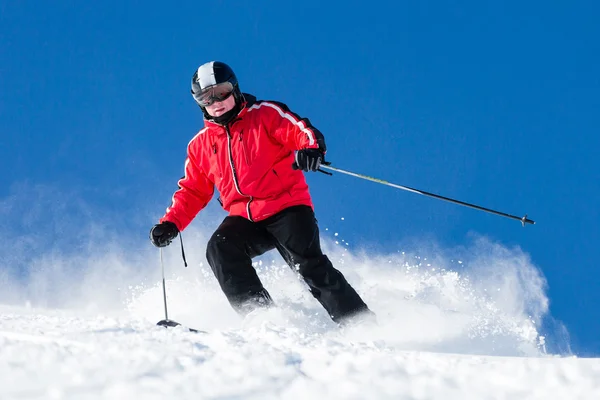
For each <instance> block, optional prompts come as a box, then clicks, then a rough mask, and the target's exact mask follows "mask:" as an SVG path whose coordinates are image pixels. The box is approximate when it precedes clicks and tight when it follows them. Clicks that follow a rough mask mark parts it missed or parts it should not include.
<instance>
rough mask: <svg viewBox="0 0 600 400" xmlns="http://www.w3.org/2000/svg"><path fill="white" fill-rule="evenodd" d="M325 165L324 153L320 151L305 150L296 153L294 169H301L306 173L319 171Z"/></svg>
mask: <svg viewBox="0 0 600 400" xmlns="http://www.w3.org/2000/svg"><path fill="white" fill-rule="evenodd" d="M322 163H323V152H321V150H319V149H303V150H298V151H297V152H296V162H294V163H293V164H292V168H293V169H301V170H303V171H305V172H308V171H317V170H318V169H319V167H320V166H321V164H322Z"/></svg>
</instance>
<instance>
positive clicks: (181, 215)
mask: <svg viewBox="0 0 600 400" xmlns="http://www.w3.org/2000/svg"><path fill="white" fill-rule="evenodd" d="M191 148H192V146H191V144H190V146H188V156H187V159H186V160H185V175H184V176H183V177H182V178H181V179H180V180H179V182H178V183H177V185H178V186H179V190H177V191H176V192H175V194H174V195H173V201H172V204H171V206H170V207H169V208H167V212H166V214H165V215H164V216H163V217H162V218H161V219H160V222H164V221H170V222H173V223H174V224H175V225H177V228H178V229H179V231H183V230H184V229H185V228H186V227H187V226H188V225H189V224H190V222H192V220H193V219H194V217H196V215H197V214H198V213H199V212H200V210H202V209H203V208H204V207H206V205H207V204H208V202H209V201H210V199H211V198H212V196H213V193H214V183H213V182H212V181H210V179H208V177H207V176H206V174H205V173H204V171H202V169H201V168H200V167H199V164H198V163H197V161H196V158H195V156H194V154H193V151H192V150H191Z"/></svg>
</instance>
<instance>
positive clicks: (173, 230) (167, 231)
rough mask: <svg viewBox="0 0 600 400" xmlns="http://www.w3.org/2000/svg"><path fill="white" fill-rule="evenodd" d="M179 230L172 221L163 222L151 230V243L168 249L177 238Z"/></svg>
mask: <svg viewBox="0 0 600 400" xmlns="http://www.w3.org/2000/svg"><path fill="white" fill-rule="evenodd" d="M178 234H179V229H177V225H175V224H174V223H172V222H171V221H165V222H161V223H160V224H156V225H154V226H153V227H152V229H150V241H151V242H152V244H153V245H155V246H156V247H166V246H168V245H170V244H171V241H172V240H173V239H175V238H176V237H177V235H178Z"/></svg>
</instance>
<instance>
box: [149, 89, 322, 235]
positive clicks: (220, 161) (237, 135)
mask: <svg viewBox="0 0 600 400" xmlns="http://www.w3.org/2000/svg"><path fill="white" fill-rule="evenodd" d="M244 97H245V99H246V101H247V102H246V103H245V104H244V107H243V108H242V110H241V111H240V112H239V114H238V115H237V117H236V118H234V119H233V121H231V122H230V123H229V124H227V125H225V126H223V125H219V124H216V123H215V122H212V121H210V120H205V127H204V129H202V130H200V132H198V134H197V135H196V136H195V137H194V138H193V139H192V140H191V141H190V143H189V145H188V149H187V159H186V161H185V175H184V177H183V178H181V179H180V180H179V182H178V185H179V190H177V191H176V192H175V194H174V195H173V202H172V204H171V206H170V207H169V208H167V212H166V214H165V215H164V216H163V217H162V218H161V219H160V222H164V221H171V222H173V223H174V224H175V225H177V228H179V230H180V231H182V230H183V229H185V228H186V227H187V226H188V224H189V223H190V222H191V221H192V219H194V217H195V216H196V215H197V214H198V212H199V211H200V210H202V209H203V208H204V207H205V206H206V205H207V204H208V202H209V201H210V199H211V198H212V196H213V193H214V188H215V187H216V188H217V190H218V191H219V194H220V197H219V201H220V203H221V205H222V206H223V208H224V209H225V210H226V211H228V212H229V215H238V216H241V217H244V218H247V219H249V220H251V221H260V220H263V219H265V218H267V217H269V216H271V215H273V214H276V213H277V212H279V211H281V210H283V209H285V208H287V207H290V206H295V205H307V206H310V207H312V206H313V205H312V200H311V197H310V194H309V191H308V185H307V184H306V180H305V179H304V174H303V173H302V171H300V170H294V169H292V164H293V163H294V151H296V150H301V149H305V148H320V149H321V150H322V151H323V152H325V150H326V147H325V139H324V138H323V135H322V134H321V132H319V131H318V130H317V129H316V128H314V127H313V126H312V125H311V124H310V121H309V120H308V119H301V118H299V117H298V116H297V115H296V114H294V113H292V112H291V111H290V110H289V109H288V107H287V106H286V105H285V104H282V103H278V102H272V101H256V98H255V97H254V96H252V95H248V94H244Z"/></svg>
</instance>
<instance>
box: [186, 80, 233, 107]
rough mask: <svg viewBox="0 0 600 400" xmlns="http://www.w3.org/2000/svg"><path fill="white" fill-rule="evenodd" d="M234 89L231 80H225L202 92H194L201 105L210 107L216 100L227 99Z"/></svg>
mask: <svg viewBox="0 0 600 400" xmlns="http://www.w3.org/2000/svg"><path fill="white" fill-rule="evenodd" d="M233 91H234V87H233V85H232V84H231V83H230V82H223V83H219V84H217V85H213V86H211V87H208V88H206V89H204V90H203V91H202V92H200V94H198V95H196V94H194V98H195V99H196V101H197V102H198V104H200V106H201V107H208V106H210V105H211V104H213V103H215V102H221V101H224V100H227V99H228V98H229V96H231V94H232V93H233Z"/></svg>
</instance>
